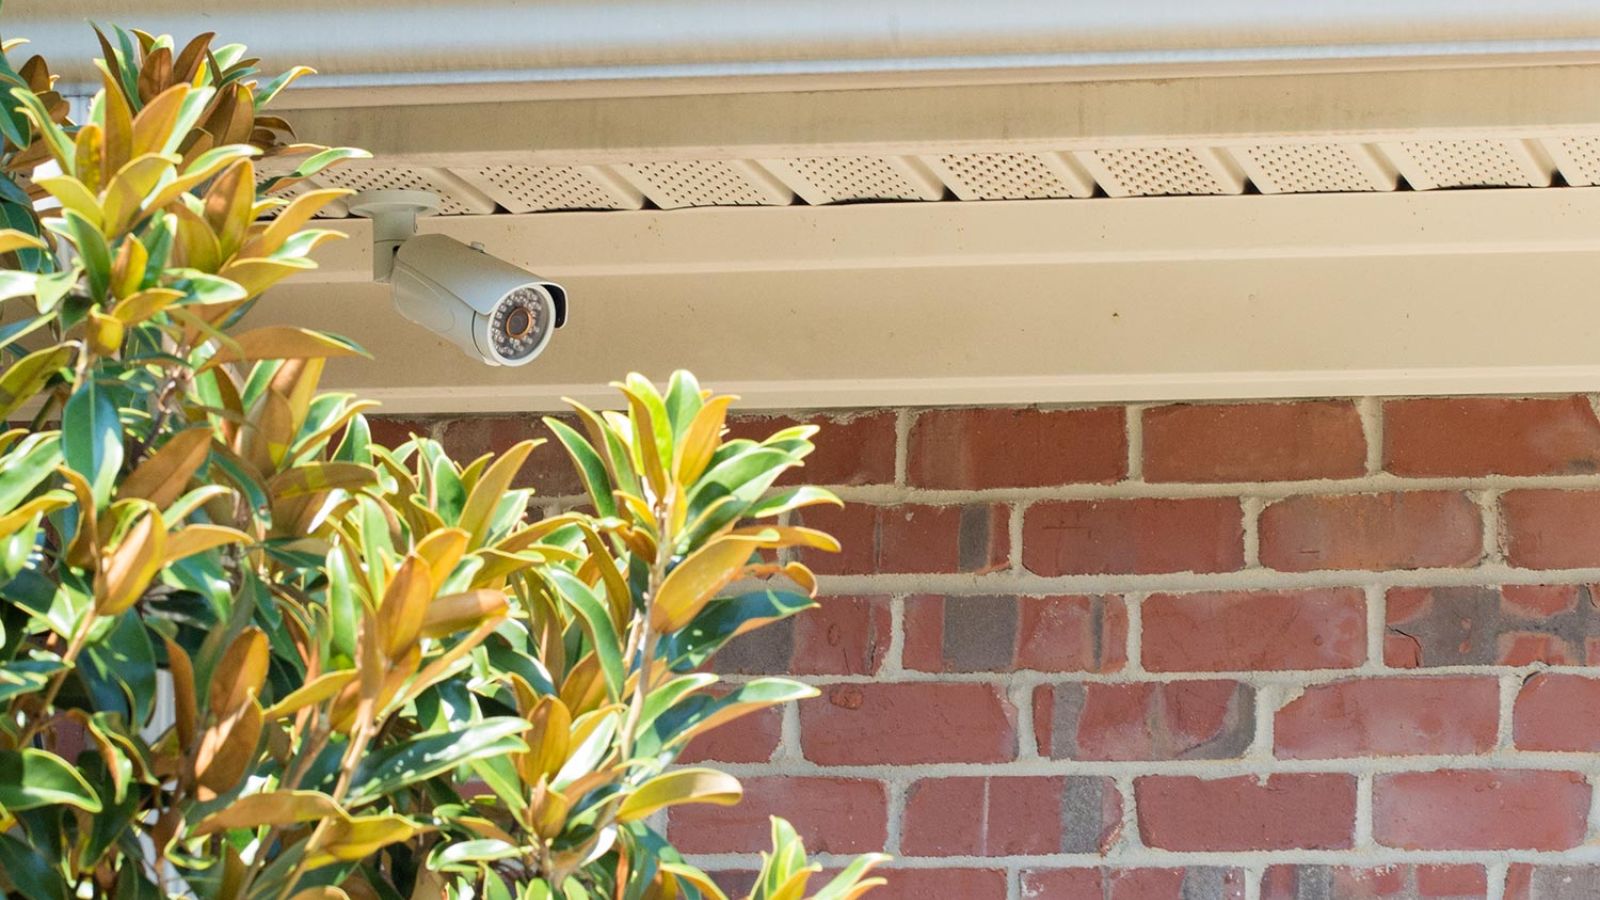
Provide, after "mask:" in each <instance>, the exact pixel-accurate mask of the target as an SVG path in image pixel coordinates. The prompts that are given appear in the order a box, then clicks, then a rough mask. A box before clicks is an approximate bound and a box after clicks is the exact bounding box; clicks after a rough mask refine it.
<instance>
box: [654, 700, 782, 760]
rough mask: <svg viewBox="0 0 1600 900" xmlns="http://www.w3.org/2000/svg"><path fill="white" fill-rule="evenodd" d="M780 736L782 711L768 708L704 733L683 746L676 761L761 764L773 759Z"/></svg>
mask: <svg viewBox="0 0 1600 900" xmlns="http://www.w3.org/2000/svg"><path fill="white" fill-rule="evenodd" d="M782 736H783V710H782V709H781V708H780V707H776V706H773V707H768V708H767V709H763V710H758V711H756V712H753V713H750V714H749V715H746V716H741V717H740V718H737V719H734V720H733V721H732V722H728V723H726V724H724V725H720V726H718V727H716V728H713V729H711V730H710V731H707V732H704V733H702V734H700V735H699V736H697V737H695V738H694V739H693V740H691V741H689V745H688V746H687V747H684V748H683V754H682V755H681V756H680V757H679V758H678V761H679V762H683V763H696V762H724V763H760V762H767V761H769V760H771V759H772V754H774V753H776V752H777V751H778V741H779V740H780V739H781V738H782Z"/></svg>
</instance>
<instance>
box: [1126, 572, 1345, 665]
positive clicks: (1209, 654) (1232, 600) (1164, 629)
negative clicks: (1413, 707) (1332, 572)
mask: <svg viewBox="0 0 1600 900" xmlns="http://www.w3.org/2000/svg"><path fill="white" fill-rule="evenodd" d="M1366 615H1367V614H1366V598H1365V597H1364V596H1363V595H1362V593H1361V591H1360V590H1358V589H1356V588H1323V589H1314V590H1303V591H1248V592H1215V593H1194V594H1152V595H1151V596H1150V597H1148V598H1146V599H1145V601H1144V605H1143V611H1142V618H1143V661H1144V666H1145V668H1146V669H1148V670H1149V671H1152V672H1244V671H1277V670H1284V669H1346V668H1352V667H1354V666H1358V665H1360V664H1361V663H1362V662H1364V661H1365V660H1366V656H1367V644H1366V632H1367V621H1366Z"/></svg>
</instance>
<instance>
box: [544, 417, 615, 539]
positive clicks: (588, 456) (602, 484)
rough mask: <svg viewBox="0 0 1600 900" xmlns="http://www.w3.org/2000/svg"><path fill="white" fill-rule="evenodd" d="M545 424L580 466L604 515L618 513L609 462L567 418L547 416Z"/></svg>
mask: <svg viewBox="0 0 1600 900" xmlns="http://www.w3.org/2000/svg"><path fill="white" fill-rule="evenodd" d="M544 424H545V426H546V427H548V428H549V429H550V431H551V432H552V433H553V434H555V436H556V440H558V441H560V442H561V446H563V447H565V448H567V454H568V455H570V456H571V457H572V461H573V462H574V463H575V464H576V465H577V466H578V475H579V477H581V478H582V479H583V486H584V488H585V489H587V490H588V492H589V499H590V500H591V501H593V502H594V508H595V511H596V512H597V513H599V514H600V515H601V516H602V517H607V518H610V517H613V516H615V515H616V514H617V501H616V498H615V497H613V496H612V493H611V491H612V485H611V476H610V475H608V474H607V473H606V464H605V462H604V461H603V460H601V459H600V454H599V453H596V452H595V449H594V448H593V447H591V446H589V442H588V441H586V440H584V438H583V436H582V435H580V434H578V433H577V432H576V431H573V430H572V428H571V426H569V425H567V424H566V423H565V422H561V421H559V420H557V419H545V420H544Z"/></svg>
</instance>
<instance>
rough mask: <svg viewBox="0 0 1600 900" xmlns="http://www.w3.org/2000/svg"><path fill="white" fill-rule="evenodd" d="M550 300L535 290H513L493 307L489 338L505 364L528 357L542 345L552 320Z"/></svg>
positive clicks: (529, 288) (523, 288)
mask: <svg viewBox="0 0 1600 900" xmlns="http://www.w3.org/2000/svg"><path fill="white" fill-rule="evenodd" d="M553 318H554V317H553V315H552V303H551V301H550V297H549V296H548V295H547V294H545V293H544V292H543V291H541V290H539V289H538V288H535V287H531V286H530V287H522V288H517V289H516V290H514V291H512V292H511V293H509V294H507V295H506V296H505V297H504V298H502V299H501V301H500V302H499V304H497V305H496V306H495V309H494V316H493V318H492V320H491V321H490V323H489V336H490V339H491V340H492V341H493V342H494V350H495V353H496V354H498V355H499V356H500V358H501V359H502V360H504V361H506V362H517V361H520V360H523V359H527V358H529V357H531V356H532V355H533V354H535V353H537V352H538V351H539V349H540V348H541V347H542V346H543V345H544V341H545V338H546V337H548V334H549V331H550V328H551V325H552V324H553V322H552V319H553Z"/></svg>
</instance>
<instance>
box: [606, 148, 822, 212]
mask: <svg viewBox="0 0 1600 900" xmlns="http://www.w3.org/2000/svg"><path fill="white" fill-rule="evenodd" d="M617 172H618V173H619V174H620V175H622V177H624V178H626V179H627V180H628V181H629V182H631V183H632V184H633V185H634V187H636V188H638V189H639V190H640V191H641V192H642V193H643V194H644V195H645V196H646V197H649V198H650V200H651V202H653V203H655V205H657V206H659V207H661V208H662V209H681V208H683V207H686V206H784V205H787V204H788V203H789V202H790V201H792V200H793V199H794V198H793V195H792V194H791V193H790V192H789V190H788V189H787V188H785V187H784V186H783V185H782V184H780V183H778V181H777V180H776V179H774V178H773V177H772V176H771V175H769V174H767V173H766V172H764V171H762V170H760V169H758V168H756V167H755V166H753V165H751V164H750V163H747V162H744V161H742V160H720V159H698V160H694V159H691V160H672V161H667V162H645V163H631V164H628V165H624V166H618V167H617Z"/></svg>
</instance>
